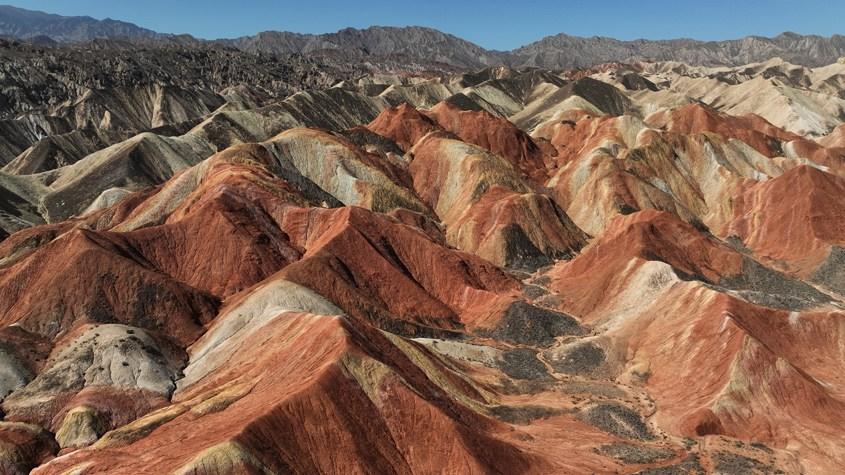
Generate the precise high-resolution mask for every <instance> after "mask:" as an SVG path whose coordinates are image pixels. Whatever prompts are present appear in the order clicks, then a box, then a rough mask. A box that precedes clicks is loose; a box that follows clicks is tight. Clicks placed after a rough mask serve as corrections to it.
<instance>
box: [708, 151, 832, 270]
mask: <svg viewBox="0 0 845 475" xmlns="http://www.w3.org/2000/svg"><path fill="white" fill-rule="evenodd" d="M843 193H845V179H843V178H841V177H839V176H836V175H832V174H830V173H825V172H823V171H821V170H818V169H816V168H813V167H809V166H800V167H796V168H793V169H792V170H789V171H788V172H786V173H784V174H783V175H781V176H779V177H777V178H775V179H772V180H769V181H766V182H761V183H758V184H755V185H754V186H752V187H749V188H748V189H747V191H745V192H744V193H743V194H741V195H740V196H737V197H736V198H735V208H734V209H735V212H734V219H733V221H732V222H731V223H730V225H729V226H728V227H727V228H726V229H725V230H724V231H723V232H722V234H723V235H736V236H739V237H740V239H742V241H743V243H744V244H745V245H746V246H747V247H749V248H750V249H752V250H753V251H754V252H755V254H757V255H758V256H761V257H763V258H766V259H770V260H773V261H779V262H781V263H783V264H785V265H786V268H787V269H789V270H791V271H794V272H796V273H798V274H800V275H802V276H808V275H809V274H810V273H811V272H812V271H813V270H815V269H816V268H817V267H818V266H819V265H820V264H821V263H822V261H824V259H825V258H826V257H827V256H828V254H829V253H830V250H831V247H832V246H842V245H845V203H843V202H842V200H840V199H835V198H833V199H832V198H831V197H836V196H843Z"/></svg>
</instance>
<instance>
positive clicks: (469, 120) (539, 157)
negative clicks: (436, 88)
mask: <svg viewBox="0 0 845 475" xmlns="http://www.w3.org/2000/svg"><path fill="white" fill-rule="evenodd" d="M427 115H428V116H429V117H432V118H433V119H434V120H436V121H437V123H438V124H440V126H441V127H443V128H444V129H446V130H447V131H449V132H451V133H453V134H455V135H457V136H458V137H460V139H461V140H463V141H464V142H467V143H471V144H474V145H478V146H479V147H481V148H483V149H485V150H487V151H489V152H491V153H493V154H496V155H498V156H500V157H502V158H504V159H506V160H507V161H508V162H510V164H511V165H513V167H514V168H516V169H517V170H519V171H520V172H521V173H522V174H523V175H525V176H527V177H529V178H530V179H532V180H534V181H535V182H537V183H543V182H545V180H546V179H548V169H547V166H546V163H545V162H546V160H547V159H546V157H545V156H544V154H543V151H542V149H541V148H540V147H539V146H538V145H537V144H536V143H534V140H532V139H531V137H530V136H529V135H528V134H526V133H525V132H523V131H521V130H519V129H518V128H517V127H516V126H515V125H513V124H512V123H510V122H508V121H507V120H505V119H502V118H501V117H497V116H494V115H493V114H491V113H489V112H487V111H483V110H482V111H466V110H461V109H460V108H458V107H457V106H455V105H453V104H450V103H449V102H445V101H444V102H440V103H439V104H437V105H436V106H434V107H432V108H431V109H430V110H429V111H428V112H427Z"/></svg>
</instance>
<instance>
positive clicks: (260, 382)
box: [0, 46, 845, 474]
mask: <svg viewBox="0 0 845 475" xmlns="http://www.w3.org/2000/svg"><path fill="white" fill-rule="evenodd" d="M26 48H35V47H32V46H28V47H26ZM26 48H24V49H26ZM33 51H34V50H33ZM108 51H109V52H108V54H103V55H101V56H102V58H104V59H103V61H110V59H109V58H117V57H120V58H124V59H121V60H115V61H118V62H117V63H114V64H130V63H131V62H132V61H136V60H137V61H138V62H143V61H148V60H149V61H153V60H154V59H152V58H147V59H144V57H143V55H142V56H140V57H139V58H137V59H132V61H130V59H127V57H124V56H121V55H123V54H127V55H130V56H131V57H132V58H134V57H135V56H134V55H135V53H137V51H135V50H132V52H131V54H130V53H123V52H121V50H118V49H109V50H108ZM226 51H227V50H225V49H219V50H217V49H213V50H209V51H208V53H207V54H208V55H209V56H207V57H198V58H195V60H188V61H187V62H184V61H182V60H179V64H182V65H184V64H188V65H195V66H191V67H195V68H198V72H196V73H194V72H192V73H191V74H188V75H181V76H180V77H181V78H182V79H179V80H176V79H173V81H172V82H168V81H165V82H164V84H162V83H159V82H157V81H158V80H155V81H153V80H150V78H148V77H145V78H142V79H139V80H138V81H135V80H134V79H133V80H129V79H127V80H126V82H125V83H124V82H121V83H119V84H111V83H110V84H97V83H96V78H95V77H94V76H90V77H89V76H86V77H85V78H80V77H77V76H76V73H73V72H66V73H65V74H64V75H50V76H49V77H47V76H45V77H44V78H43V81H45V82H44V84H47V83H48V82H49V83H51V84H56V85H57V86H56V87H61V88H64V89H61V92H57V93H56V96H55V100H51V99H44V98H35V99H33V98H29V99H26V100H23V99H21V100H16V101H8V100H7V101H6V103H5V106H6V107H7V110H9V111H14V113H10V115H9V117H10V118H9V119H7V120H6V121H5V122H4V123H3V127H4V129H3V130H4V131H5V132H4V133H3V134H2V136H0V139H2V140H3V143H2V144H0V152H2V154H0V161H1V162H2V163H3V168H2V170H0V198H2V199H0V233H2V234H0V237H2V238H3V239H2V240H1V241H0V326H2V329H0V396H1V397H2V398H3V399H2V403H0V407H2V410H3V415H4V417H3V420H2V421H0V467H2V471H3V472H4V473H30V471H31V473H35V474H71V473H72V474H95V473H150V474H160V473H180V474H240V473H264V474H269V473H279V474H281V473H344V474H346V473H538V474H546V473H642V474H668V473H672V474H674V473H725V474H745V473H790V474H792V473H796V474H797V473H819V474H825V473H836V472H837V471H838V469H839V467H841V466H843V464H845V452H843V450H842V447H841V443H840V442H841V440H842V437H843V432H842V427H843V423H845V379H843V376H842V375H843V374H845V373H843V369H845V367H843V361H845V360H843V358H842V355H843V346H842V335H843V332H845V318H843V317H845V314H843V305H845V277H843V272H842V270H841V265H842V260H843V258H842V256H843V252H845V251H843V249H845V224H843V223H845V220H843V217H845V201H843V198H842V197H843V196H845V139H844V138H845V128H843V126H842V125H841V124H842V122H843V119H845V107H843V104H845V99H843V98H842V97H843V95H842V91H843V90H845V87H843V85H845V80H843V78H845V65H842V64H833V65H830V66H826V67H821V68H815V69H810V68H806V67H800V66H794V65H791V64H789V63H785V62H783V61H770V62H767V63H760V64H751V65H747V66H743V67H739V68H703V67H691V66H687V65H683V64H680V63H637V64H630V65H628V64H609V65H605V66H602V67H597V68H592V69H590V70H581V71H569V72H566V73H555V72H551V71H544V70H536V69H532V70H513V69H508V68H492V69H486V70H482V71H478V72H475V73H467V74H455V75H448V74H447V75H436V76H432V75H430V74H426V75H420V76H415V75H412V74H402V75H397V74H373V73H368V74H354V73H355V71H344V70H341V71H338V70H332V71H334V72H331V73H329V72H326V70H325V69H322V68H323V67H324V66H322V65H313V64H311V63H307V62H306V63H302V64H300V66H301V68H302V69H296V68H297V67H299V66H291V64H292V63H284V64H282V63H280V65H279V66H278V67H279V68H283V69H284V68H293V69H284V70H285V71H288V72H289V73H290V74H289V75H288V76H284V75H281V76H278V77H277V76H275V74H276V73H275V72H273V71H267V70H263V69H260V68H259V69H258V70H249V69H248V68H244V69H243V70H242V69H240V68H234V69H232V70H231V74H232V75H230V76H226V73H225V71H229V69H226V68H225V67H224V66H222V64H231V63H226V61H222V62H221V63H220V64H219V65H218V66H215V67H219V68H221V69H217V70H212V71H217V72H216V73H214V72H209V73H208V74H209V76H208V77H205V76H204V75H203V74H201V73H202V71H205V70H204V69H203V68H204V66H202V65H203V64H209V63H214V64H217V61H216V59H214V58H216V56H215V55H218V54H219V55H226V54H229V53H227V52H226ZM21 54H23V56H22V58H23V59H18V60H17V61H21V62H23V63H26V62H32V61H37V60H38V61H40V60H43V61H52V60H51V59H49V58H48V57H46V56H45V57H44V58H43V59H37V58H40V56H36V55H35V53H26V51H25V52H24V53H21ZM27 54H29V55H30V56H27ZM68 54H71V53H68ZM72 54H80V55H82V56H83V57H84V58H94V55H91V56H85V55H87V54H88V53H85V52H75V53H72ZM174 54H177V52H176V51H175V50H174ZM231 54H235V53H231ZM227 58H228V56H227ZM92 60H93V59H92ZM57 61H58V63H59V64H65V62H64V61H59V60H57ZM155 61H161V62H162V63H161V64H163V65H166V64H168V63H167V61H170V59H168V57H166V56H165V57H163V58H156V59H155ZM124 62H125V63H124ZM21 64H22V63H21ZM144 64H147V63H144ZM293 64H298V63H293ZM33 67H35V66H33ZM127 67H128V68H129V71H131V70H132V69H131V67H130V66H127ZM68 68H70V69H69V70H68V71H73V68H72V67H70V66H68ZM122 68H123V67H122V66H121V67H120V68H119V69H121V70H123V69H122ZM83 69H86V70H87V67H85V68H83ZM143 69H144V70H147V69H149V68H147V67H146V66H145V67H144V68H143ZM236 69H237V70H236ZM247 70H248V71H249V73H248V74H249V76H244V77H241V76H238V74H247V73H246V72H245V71H247ZM192 71H194V70H192ZM291 71H296V72H291ZM151 74H152V73H151ZM156 74H167V71H165V72H162V73H156ZM334 74H337V76H334ZM265 75H266V76H265ZM71 77H74V78H75V79H74V80H73V81H71V82H67V81H68V79H67V78H71ZM117 77H121V76H117ZM126 77H127V78H131V77H134V76H133V74H132V73H127V76H126ZM151 77H152V76H151ZM156 77H159V76H156ZM174 77H175V75H174ZM265 77H266V78H267V79H266V80H265V79H263V78H265ZM61 78H65V79H61ZM192 78H193V79H192ZM269 78H276V79H277V80H279V81H281V82H280V83H279V85H278V86H272V84H274V83H273V82H272V81H273V80H276V79H273V80H271V79H269ZM309 78H310V79H309ZM294 79H296V81H294ZM332 79H336V80H337V81H338V82H336V83H335V82H334V81H333V80H332ZM3 80H6V81H12V82H10V83H9V84H13V83H14V81H16V80H18V81H19V82H24V81H23V79H20V78H19V79H15V78H14V77H12V76H8V75H7V76H5V78H4V79H3ZM50 81H55V82H50ZM91 81H94V82H91ZM180 81H181V82H180ZM192 81H196V82H192ZM309 81H311V82H309ZM242 83H243V84H242ZM330 83H332V84H330ZM69 84H72V86H69ZM59 85H61V86H59ZM309 86H311V87H313V88H310V89H309V88H308V87H309ZM328 86H333V87H328ZM285 88H290V89H285ZM12 89H14V88H12ZM300 89H304V90H300ZM4 90H5V89H4ZM21 90H25V87H24V88H23V89H21V88H19V89H18V91H21ZM56 90H57V91H58V90H59V89H56ZM294 91H299V92H294ZM291 92H293V93H292V94H290V93H291ZM5 97H27V96H26V94H25V93H23V92H20V94H18V95H12V96H5ZM27 101H29V102H27Z"/></svg>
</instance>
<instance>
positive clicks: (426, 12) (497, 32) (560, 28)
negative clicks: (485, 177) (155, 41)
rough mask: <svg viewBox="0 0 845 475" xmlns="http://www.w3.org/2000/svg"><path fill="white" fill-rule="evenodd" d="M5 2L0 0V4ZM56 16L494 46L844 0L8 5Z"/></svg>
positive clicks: (24, 0) (682, 25)
mask: <svg viewBox="0 0 845 475" xmlns="http://www.w3.org/2000/svg"><path fill="white" fill-rule="evenodd" d="M2 1H3V0H0V2H2ZM7 1H8V2H9V3H11V4H13V5H15V6H18V7H22V8H29V9H34V10H42V11H46V12H50V13H58V14H61V15H89V16H92V17H94V18H100V19H102V18H106V17H109V18H113V19H117V20H124V21H129V22H132V23H135V24H138V25H139V26H143V27H146V28H150V29H152V30H156V31H160V32H163V33H190V34H192V35H194V36H197V37H200V38H230V37H237V36H243V35H251V34H254V33H257V32H259V31H264V30H286V31H295V32H300V33H326V32H333V31H337V30H339V29H341V28H344V27H347V26H351V27H356V28H365V27H367V26H372V25H385V26H407V25H421V26H429V27H433V28H437V29H439V30H442V31H445V32H447V33H452V34H454V35H457V36H460V37H462V38H464V39H467V40H469V41H472V42H474V43H477V44H479V45H481V46H484V47H486V48H490V49H499V50H507V49H512V48H515V47H518V46H522V45H524V44H527V43H530V42H532V41H536V40H538V39H540V38H542V37H543V36H547V35H553V34H556V33H568V34H571V35H577V36H595V35H598V36H611V37H614V38H618V39H623V40H630V39H636V38H648V39H666V38H678V37H686V38H696V39H703V40H720V39H732V38H739V37H742V36H746V35H762V36H774V35H776V34H778V33H781V32H783V31H794V32H796V33H803V34H811V33H812V34H819V35H824V36H830V35H831V34H834V33H838V34H845V0H696V1H687V0H674V1H667V0H604V1H601V0H593V1H589V0H522V1H519V0H511V1H505V0H483V1H476V0H472V1H468V0H453V1H445V0H417V1H403V0H370V1H356V0H328V1H320V0H297V1H292V0H276V1H271V0H229V1H226V0H7Z"/></svg>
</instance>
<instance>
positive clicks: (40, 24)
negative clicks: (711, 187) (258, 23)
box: [0, 5, 845, 70]
mask: <svg viewBox="0 0 845 475" xmlns="http://www.w3.org/2000/svg"><path fill="white" fill-rule="evenodd" d="M0 36H10V37H14V38H18V39H23V40H32V41H37V40H38V39H41V41H42V42H43V39H44V38H50V39H52V40H54V41H58V42H63V43H78V42H87V41H91V40H95V39H101V38H126V39H129V40H132V41H138V42H150V41H152V42H173V41H179V42H182V43H185V42H187V43H190V42H192V41H191V40H194V41H196V42H198V43H211V44H223V45H227V46H232V47H236V48H238V49H241V50H244V51H247V52H250V53H265V54H277V55H279V54H292V53H300V54H310V55H317V56H322V55H327V54H329V55H330V54H336V53H338V52H340V53H341V54H343V55H344V56H345V57H347V58H348V59H349V60H356V61H366V60H368V59H370V58H386V57H387V58H390V57H393V58H396V57H401V58H409V59H412V60H415V61H417V62H420V61H423V62H429V63H438V64H446V65H449V66H451V67H454V68H459V69H464V70H469V69H477V68H482V67H486V66H497V65H506V66H511V67H540V68H548V69H570V68H582V67H589V66H593V65H595V64H601V63H607V62H614V61H620V62H631V61H637V60H654V61H680V62H685V63H688V64H695V65H703V66H739V65H742V64H748V63H751V62H760V61H765V60H768V59H771V58H774V57H781V58H783V59H785V60H787V61H790V62H792V63H795V64H800V65H803V66H811V67H814V66H821V65H825V64H830V63H833V62H836V60H837V59H839V58H840V57H843V56H845V36H842V35H837V34H835V35H832V36H829V37H824V36H819V35H800V34H797V33H794V32H788V31H787V32H783V33H781V34H779V35H777V36H775V37H772V38H768V37H764V36H759V35H750V36H745V37H742V38H738V39H731V40H721V41H703V40H696V39H690V38H675V39H664V40H649V39H644V38H641V39H635V40H618V39H615V38H611V37H604V36H592V37H579V36H572V35H568V34H566V33H559V34H556V35H550V36H546V37H543V38H540V39H538V40H537V41H534V42H532V43H529V44H526V45H523V46H520V47H518V48H515V49H513V50H510V51H497V50H491V49H487V48H484V47H482V46H480V45H478V44H475V43H473V42H471V41H468V40H465V39H463V38H460V37H459V36H456V35H453V34H449V33H445V32H442V31H440V30H437V29H434V28H430V27H425V26H402V27H396V26H370V27H368V28H363V29H358V28H343V29H341V30H338V31H336V32H333V33H321V34H311V33H294V32H289V31H275V30H268V31H262V32H258V33H256V34H254V35H248V36H241V37H237V38H220V39H210V40H207V39H197V38H193V37H190V35H176V34H165V33H158V32H155V31H152V30H149V29H146V28H142V27H139V26H137V25H134V24H132V23H128V22H122V21H118V20H111V19H104V20H97V19H94V18H91V17H87V16H72V17H68V16H61V15H54V14H50V13H45V12H38V11H33V10H26V9H22V8H18V7H13V6H9V5H2V6H0Z"/></svg>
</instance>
